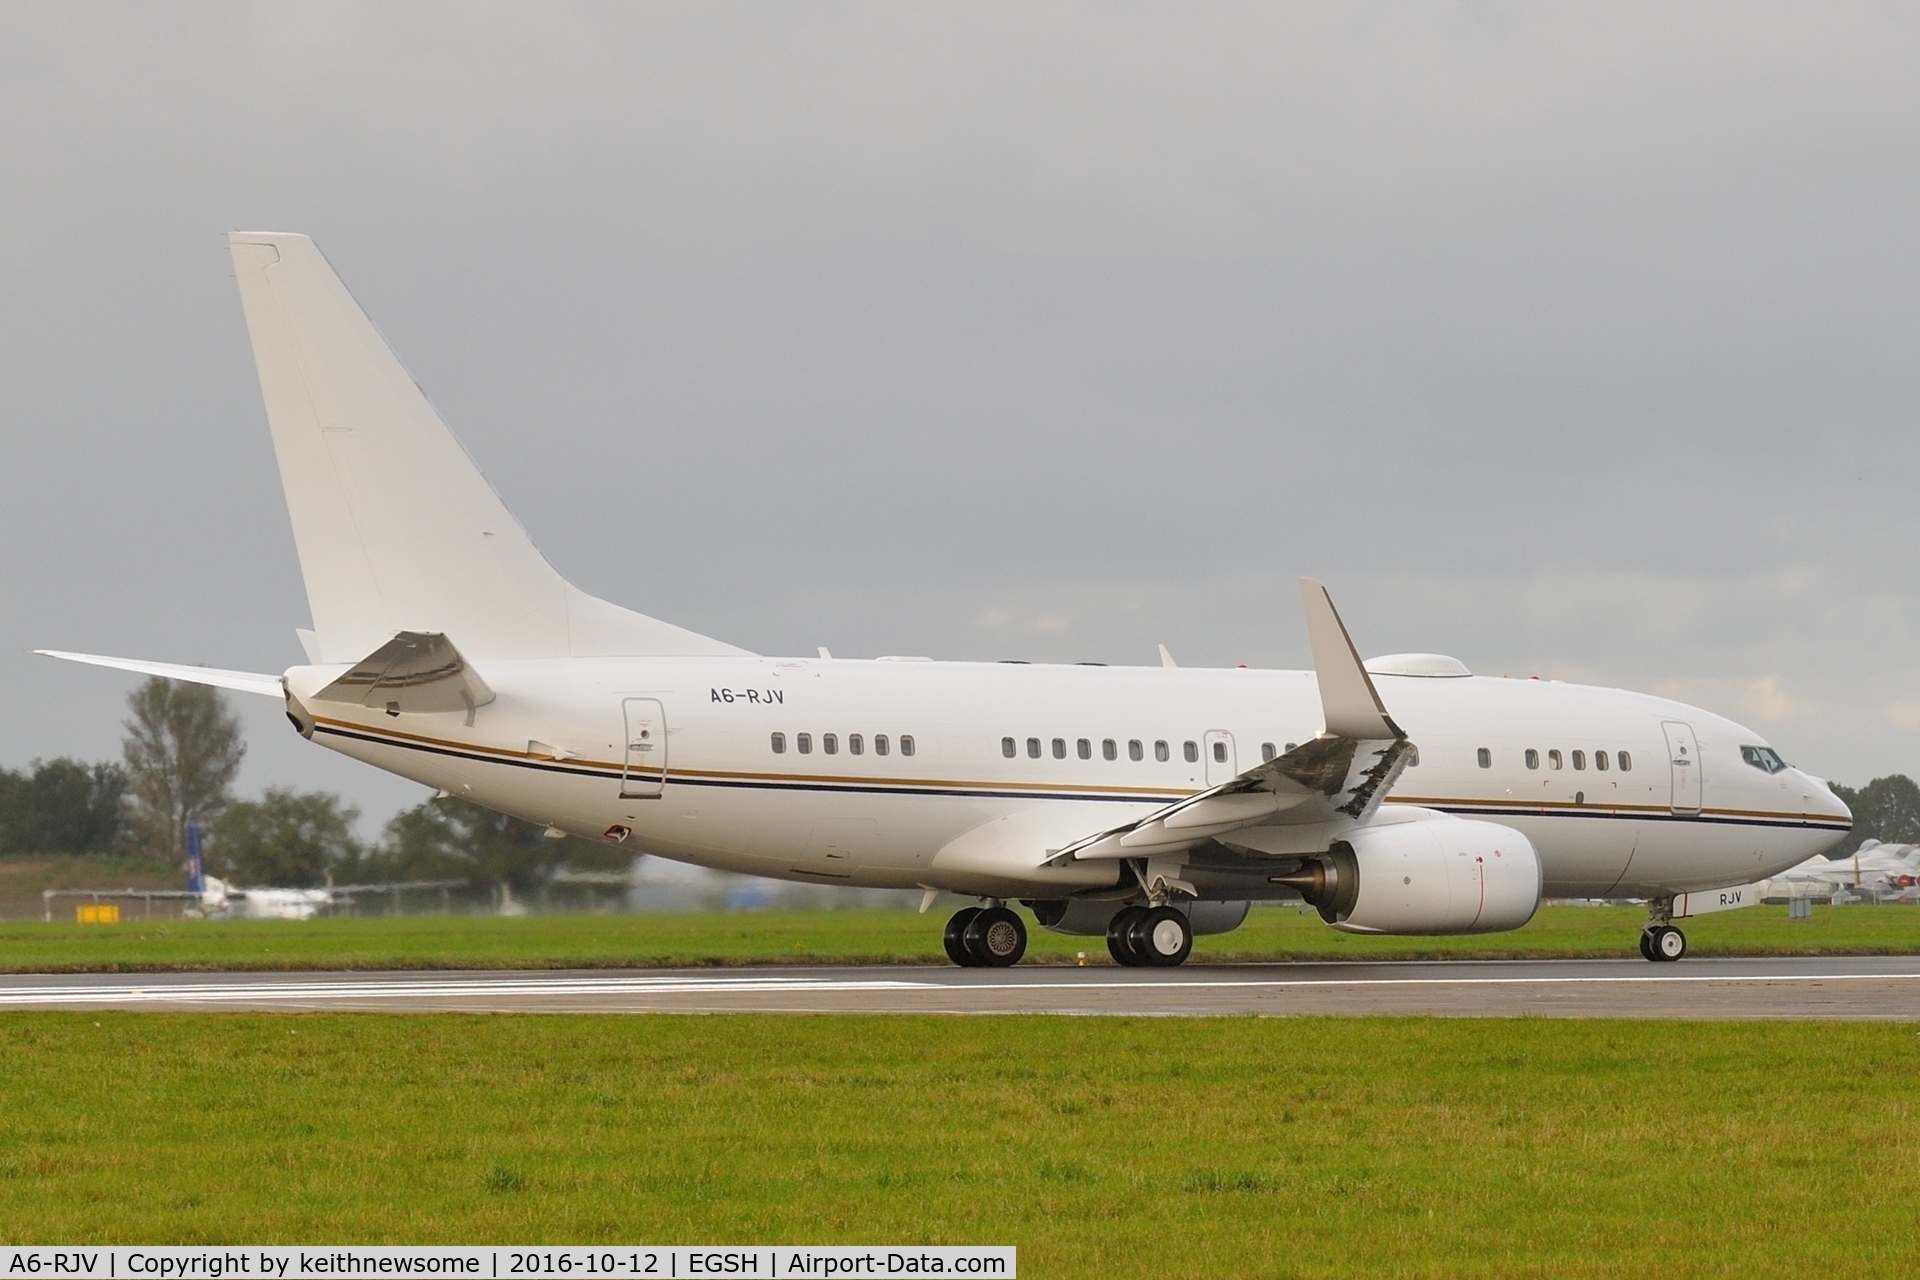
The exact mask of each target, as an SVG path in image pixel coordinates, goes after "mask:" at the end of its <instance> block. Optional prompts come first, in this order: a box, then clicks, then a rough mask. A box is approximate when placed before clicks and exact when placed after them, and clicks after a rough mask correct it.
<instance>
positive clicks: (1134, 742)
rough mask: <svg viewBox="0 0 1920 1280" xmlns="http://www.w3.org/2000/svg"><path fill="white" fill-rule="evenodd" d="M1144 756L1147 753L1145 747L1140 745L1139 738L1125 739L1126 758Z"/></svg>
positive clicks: (1135, 758)
mask: <svg viewBox="0 0 1920 1280" xmlns="http://www.w3.org/2000/svg"><path fill="white" fill-rule="evenodd" d="M1146 758H1147V753H1146V751H1145V749H1144V748H1142V747H1141V745H1140V739H1138V738H1129V739H1128V740H1127V759H1129V760H1145V759H1146Z"/></svg>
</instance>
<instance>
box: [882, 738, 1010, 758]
mask: <svg viewBox="0 0 1920 1280" xmlns="http://www.w3.org/2000/svg"><path fill="white" fill-rule="evenodd" d="M908 741H909V739H906V738H902V739H901V740H900V749H901V750H902V751H906V750H907V742H908ZM1017 750H1018V748H1017V747H1016V746H1015V745H1014V741H1013V739H1012V738H1002V739H1000V754H1001V755H1003V756H1005V757H1006V758H1007V759H1009V760H1011V759H1013V757H1014V753H1015V751H1017ZM907 754H909V755H911V754H912V753H911V752H907Z"/></svg>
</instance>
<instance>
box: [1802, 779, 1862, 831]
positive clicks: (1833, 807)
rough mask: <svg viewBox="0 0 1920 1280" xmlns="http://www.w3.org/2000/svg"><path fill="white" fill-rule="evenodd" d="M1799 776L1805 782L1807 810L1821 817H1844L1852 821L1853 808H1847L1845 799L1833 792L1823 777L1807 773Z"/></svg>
mask: <svg viewBox="0 0 1920 1280" xmlns="http://www.w3.org/2000/svg"><path fill="white" fill-rule="evenodd" d="M1800 776H1801V778H1802V779H1803V780H1804V781H1805V782H1806V784H1807V790H1806V797H1807V810H1808V812H1810V813H1816V814H1819V815H1820V816H1821V817H1823V818H1845V819H1846V820H1847V821H1848V822H1852V821H1853V810H1851V809H1849V808H1847V802H1846V801H1844V800H1842V799H1841V798H1840V797H1839V796H1837V795H1835V794H1833V789H1832V788H1831V787H1829V786H1828V785H1827V783H1826V780H1825V779H1823V778H1815V777H1812V776H1810V775H1808V774H1801V775H1800Z"/></svg>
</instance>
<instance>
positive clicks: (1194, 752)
mask: <svg viewBox="0 0 1920 1280" xmlns="http://www.w3.org/2000/svg"><path fill="white" fill-rule="evenodd" d="M1184 750H1185V751H1186V755H1187V763H1188V764H1198V763H1199V762H1200V744H1199V743H1197V742H1195V741H1194V740H1193V739H1192V738H1188V739H1187V743H1186V746H1185V748H1184Z"/></svg>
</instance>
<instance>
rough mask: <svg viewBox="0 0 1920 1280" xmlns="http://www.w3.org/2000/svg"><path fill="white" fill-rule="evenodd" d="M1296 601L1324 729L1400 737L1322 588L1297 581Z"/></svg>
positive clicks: (1342, 733) (1359, 737) (1368, 736)
mask: <svg viewBox="0 0 1920 1280" xmlns="http://www.w3.org/2000/svg"><path fill="white" fill-rule="evenodd" d="M1300 603H1301V605H1302V607H1304V608H1305V610H1306V614H1307V643H1308V644H1310V645H1311V646H1312V647H1313V672H1314V675H1315V676H1317V677H1318V678H1319V680H1320V708H1321V711H1322V712H1323V713H1324V714H1325V716H1326V721H1327V733H1328V734H1329V735H1331V736H1333V737H1336V738H1354V739H1357V740H1360V741H1368V740H1377V739H1380V738H1403V737H1405V736H1406V735H1405V734H1403V733H1402V732H1400V726H1399V725H1397V724H1395V723H1394V722H1393V718H1392V717H1391V716H1389V715H1388V714H1387V707H1386V704H1385V703H1383V702H1381V701H1380V695H1379V693H1378V692H1376V691H1375V690H1374V687H1373V681H1372V679H1370V678H1369V677H1368V675H1367V669H1366V667H1365V666H1363V665H1362V664H1361V662H1360V654H1359V651H1358V650H1356V649H1355V648H1354V647H1353V640H1352V638H1351V637H1350V636H1348V635H1347V628H1346V626H1345V624H1344V623H1342V622H1341V621H1340V615H1339V614H1338V613H1337V612H1335V611H1334V607H1333V597H1332V596H1330V595H1328V594H1327V589H1326V588H1325V587H1324V586H1322V585H1320V584H1319V583H1318V582H1315V581H1314V580H1313V579H1312V578H1302V579H1300Z"/></svg>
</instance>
